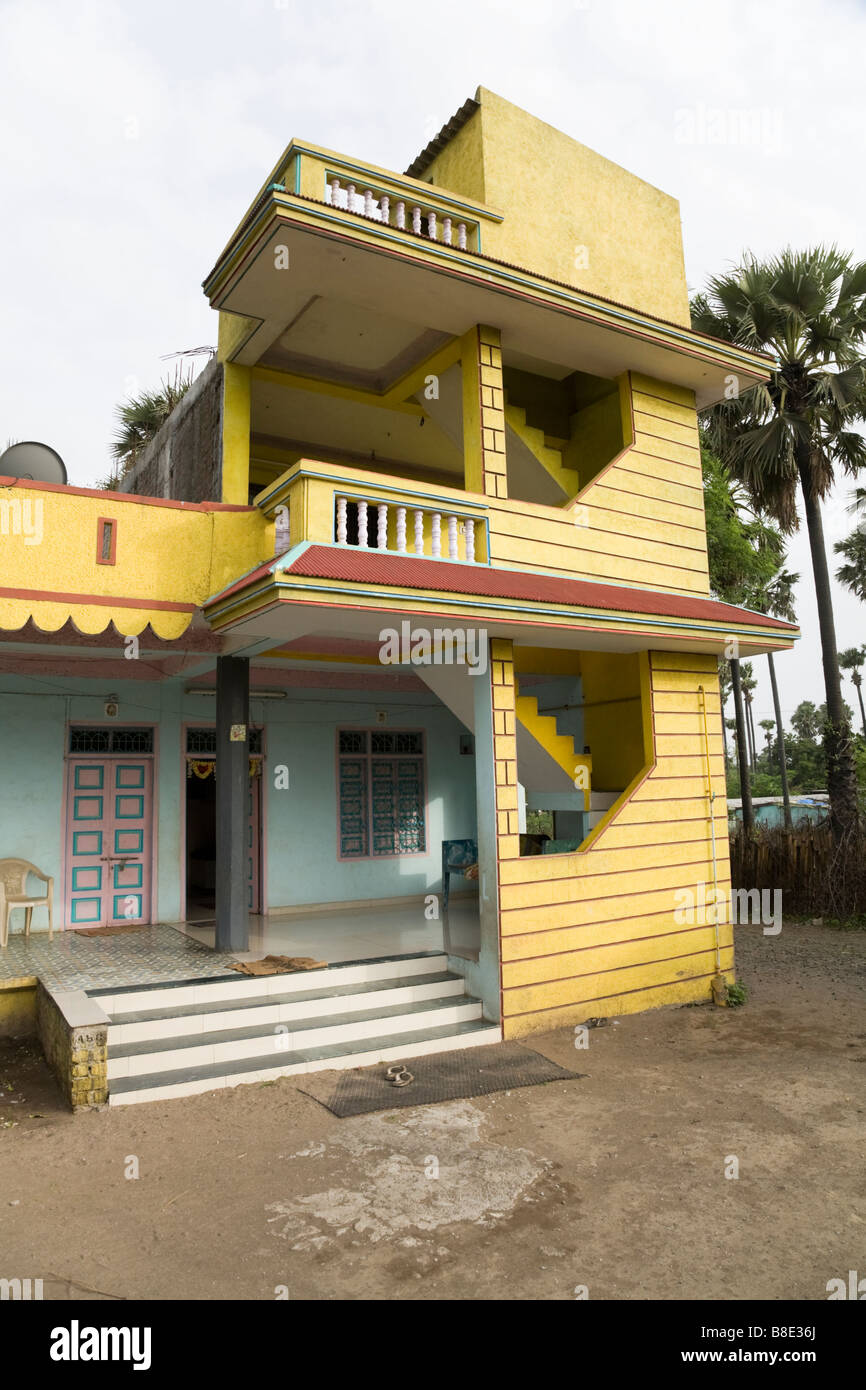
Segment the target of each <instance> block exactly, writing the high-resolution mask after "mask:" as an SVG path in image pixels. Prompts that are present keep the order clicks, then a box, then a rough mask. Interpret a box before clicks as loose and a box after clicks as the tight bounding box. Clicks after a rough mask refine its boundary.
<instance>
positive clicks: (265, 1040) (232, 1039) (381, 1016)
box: [108, 977, 481, 1081]
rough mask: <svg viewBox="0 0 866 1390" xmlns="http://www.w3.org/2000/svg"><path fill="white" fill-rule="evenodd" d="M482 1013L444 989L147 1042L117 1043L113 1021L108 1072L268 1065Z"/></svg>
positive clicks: (466, 999)
mask: <svg viewBox="0 0 866 1390" xmlns="http://www.w3.org/2000/svg"><path fill="white" fill-rule="evenodd" d="M458 979H459V977H458ZM459 983H460V985H461V987H462V985H463V981H462V980H459ZM440 989H441V987H440ZM340 998H345V996H340ZM262 1012H263V1010H262V1009H248V1010H246V1014H250V1015H257V1014H260V1013H262ZM480 1018H481V1001H480V999H473V998H471V997H470V996H467V995H465V994H463V993H462V992H461V993H460V994H454V993H450V994H444V995H443V994H441V993H440V995H439V997H437V998H432V999H421V1000H418V1001H417V1002H414V1003H398V1004H392V1005H390V1006H388V1007H382V1006H381V1005H380V1006H379V1007H374V1008H372V1009H365V1010H363V1011H361V1012H357V1013H349V1014H346V1013H341V1014H336V1015H334V1014H331V1015H328V1016H327V1017H325V1018H321V1017H318V1018H317V1017H310V1018H298V1019H294V1020H293V1021H292V1022H291V1023H289V1024H284V1025H281V1024H279V1023H277V1024H276V1025H273V1026H268V1022H267V1021H266V1022H264V1023H262V1022H260V1021H258V1020H253V1021H252V1022H251V1023H250V1024H249V1026H246V1027H243V1026H242V1027H238V1028H233V1029H223V1030H222V1031H217V1032H207V1033H197V1034H186V1035H183V1036H180V1037H164V1038H161V1039H158V1040H153V1039H151V1040H149V1041H147V1042H133V1043H125V1044H124V1043H116V1042H115V1036H114V1028H113V1027H112V1028H111V1029H109V1036H108V1078H109V1081H113V1080H115V1079H117V1078H119V1077H131V1076H142V1075H149V1074H153V1073H157V1072H171V1071H181V1070H186V1069H188V1068H190V1067H198V1066H211V1065H215V1064H217V1063H225V1064H230V1063H233V1062H237V1061H243V1060H247V1059H248V1058H252V1057H258V1058H259V1059H260V1061H261V1064H262V1065H268V1064H269V1063H270V1062H271V1061H273V1060H276V1061H281V1060H284V1059H285V1057H286V1056H287V1054H289V1053H292V1054H295V1053H298V1054H301V1053H302V1054H304V1055H307V1054H310V1053H311V1052H312V1051H314V1050H315V1049H317V1048H321V1047H331V1046H334V1045H336V1046H344V1045H345V1044H347V1043H354V1042H358V1041H362V1040H364V1039H367V1038H382V1037H388V1036H391V1035H395V1036H408V1035H409V1034H411V1033H416V1032H423V1031H429V1029H430V1028H438V1027H444V1026H446V1025H449V1026H450V1025H454V1024H457V1023H466V1022H470V1021H472V1020H475V1019H480Z"/></svg>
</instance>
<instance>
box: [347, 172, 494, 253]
mask: <svg viewBox="0 0 866 1390" xmlns="http://www.w3.org/2000/svg"><path fill="white" fill-rule="evenodd" d="M325 202H326V203H330V204H331V205H332V206H333V207H336V208H346V209H348V211H349V212H357V213H359V214H360V215H361V216H362V217H369V218H372V220H373V221H374V222H382V223H384V224H385V226H393V227H396V228H397V229H398V230H399V231H401V232H402V231H406V232H413V233H414V234H415V236H423V237H426V238H427V239H428V240H429V241H437V242H439V243H440V244H441V245H443V246H456V247H457V249H458V250H459V251H465V250H466V249H467V247H469V246H470V242H471V241H474V242H475V244H476V245H477V239H478V224H477V223H474V222H457V221H455V220H454V219H453V218H452V217H449V216H447V215H445V214H444V213H443V212H442V210H441V209H440V208H435V207H433V206H431V205H430V204H427V203H423V202H416V201H415V200H414V199H411V198H410V199H406V198H394V199H392V198H391V196H390V195H389V194H387V193H383V192H381V191H380V190H377V189H375V188H370V187H365V186H363V185H362V186H361V187H360V188H359V187H358V186H357V185H356V184H354V183H347V184H341V183H340V180H339V179H338V178H331V179H330V180H329V181H328V182H327V183H326V184H325Z"/></svg>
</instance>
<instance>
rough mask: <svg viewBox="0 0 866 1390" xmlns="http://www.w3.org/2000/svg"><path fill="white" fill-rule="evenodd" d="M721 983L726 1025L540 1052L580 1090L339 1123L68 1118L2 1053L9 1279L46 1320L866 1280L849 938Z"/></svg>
mask: <svg viewBox="0 0 866 1390" xmlns="http://www.w3.org/2000/svg"><path fill="white" fill-rule="evenodd" d="M737 959H738V974H739V976H740V978H741V979H742V980H744V981H745V983H746V984H747V986H748V989H749V998H748V1002H747V1003H746V1005H745V1006H744V1007H742V1008H739V1009H715V1008H713V1007H711V1006H708V1007H704V1006H701V1007H685V1008H672V1009H664V1010H658V1011H656V1012H653V1013H649V1014H643V1015H632V1016H630V1017H626V1018H623V1019H621V1020H620V1021H619V1023H617V1024H616V1025H614V1024H613V1022H610V1023H609V1024H608V1026H607V1027H604V1028H597V1029H593V1030H592V1031H591V1032H590V1033H589V1035H588V1038H589V1047H588V1049H587V1050H585V1051H576V1050H575V1047H574V1037H573V1034H572V1032H571V1031H570V1030H565V1029H562V1030H558V1031H557V1032H553V1033H548V1034H545V1035H543V1036H536V1037H534V1038H532V1039H531V1044H532V1046H533V1047H535V1048H537V1049H538V1050H539V1051H541V1052H543V1053H545V1054H546V1055H547V1056H549V1057H551V1058H553V1059H554V1060H555V1061H558V1062H560V1063H561V1064H563V1065H564V1066H567V1067H571V1068H573V1069H576V1070H578V1071H581V1072H587V1073H589V1075H588V1076H587V1077H586V1079H584V1080H578V1081H569V1082H554V1083H552V1084H550V1085H547V1086H539V1087H535V1088H527V1089H524V1090H517V1091H512V1092H510V1093H501V1094H498V1095H494V1096H489V1097H486V1098H483V1099H479V1100H461V1101H453V1102H447V1103H445V1104H442V1105H435V1106H430V1107H427V1108H423V1107H418V1108H412V1109H405V1110H397V1111H389V1112H385V1113H382V1114H377V1115H371V1116H362V1117H358V1118H354V1119H347V1120H338V1119H336V1118H334V1117H333V1116H332V1115H331V1114H330V1113H329V1112H328V1111H326V1110H324V1109H323V1108H322V1107H321V1106H319V1105H318V1104H317V1102H316V1101H314V1100H312V1099H311V1098H310V1097H308V1096H306V1095H304V1094H303V1093H302V1092H301V1091H300V1090H299V1086H300V1085H302V1084H303V1078H297V1079H292V1078H286V1079H283V1080H280V1081H276V1082H269V1083H265V1084H264V1085H251V1086H240V1087H237V1088H235V1089H233V1090H228V1091H217V1092H214V1093H213V1094H212V1095H210V1096H197V1097H193V1098H190V1099H186V1100H177V1101H169V1102H164V1103H158V1104H149V1105H141V1106H131V1107H129V1108H118V1109H111V1110H104V1111H101V1112H90V1113H85V1114H81V1115H77V1116H72V1115H69V1114H68V1113H67V1112H66V1111H65V1110H64V1108H63V1106H62V1104H61V1102H60V1100H59V1097H58V1094H57V1091H56V1088H55V1086H54V1083H53V1080H52V1078H51V1076H50V1074H49V1073H48V1071H47V1069H46V1067H45V1064H44V1062H43V1061H42V1059H41V1057H40V1055H39V1053H38V1051H37V1050H36V1049H35V1047H34V1045H33V1044H30V1043H28V1044H24V1043H14V1042H13V1043H3V1044H0V1277H7V1278H10V1277H16V1276H17V1277H22V1278H25V1277H32V1278H38V1277H41V1278H43V1280H44V1281H45V1285H44V1288H45V1297H46V1298H54V1299H70V1298H71V1299H80V1298H95V1297H106V1298H144V1299H164V1298H191V1299H204V1298H206V1299H230V1298H232V1299H233V1298H237V1299H272V1298H274V1297H276V1296H277V1292H276V1291H277V1290H282V1289H285V1290H286V1291H287V1295H288V1297H289V1298H290V1299H309V1298H312V1299H390V1298H400V1299H404V1300H405V1299H413V1298H417V1299H454V1298H457V1299H486V1298H492V1299H573V1298H575V1297H576V1290H579V1289H580V1288H581V1287H585V1288H586V1290H587V1291H588V1296H589V1298H590V1299H644V1298H662V1299H687V1298H697V1299H728V1298H731V1299H745V1298H771V1299H782V1298H794V1299H810V1300H812V1299H826V1297H827V1292H826V1285H827V1281H828V1280H829V1279H832V1278H836V1277H841V1278H847V1273H848V1271H849V1270H851V1269H856V1270H859V1271H861V1273H866V1183H864V1176H863V1175H864V1136H866V1123H864V1120H866V1065H864V1064H866V933H863V932H860V933H853V932H852V933H845V932H837V931H832V930H829V929H825V928H822V927H816V926H801V925H799V924H790V925H788V924H786V926H785V927H784V929H783V930H782V932H781V934H780V935H779V936H778V937H764V936H763V935H762V934H761V929H760V928H759V927H755V928H753V927H741V928H738V931H737ZM732 1158H735V1159H736V1160H737V1161H738V1164H739V1176H738V1177H737V1178H730V1177H726V1176H725V1173H726V1169H727V1171H731V1170H732V1167H733V1165H732V1162H731V1159H732ZM133 1159H136V1160H137V1165H138V1173H139V1176H138V1177H137V1178H130V1177H127V1176H125V1173H126V1172H128V1171H131V1170H132V1168H133V1166H134V1165H133V1163H132V1160H133ZM437 1170H438V1176H434V1174H435V1173H436V1172H437Z"/></svg>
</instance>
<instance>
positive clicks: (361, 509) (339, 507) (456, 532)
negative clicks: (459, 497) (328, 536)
mask: <svg viewBox="0 0 866 1390" xmlns="http://www.w3.org/2000/svg"><path fill="white" fill-rule="evenodd" d="M350 505H351V506H352V507H354V508H355V509H356V515H357V523H358V529H357V541H355V542H354V544H355V545H357V547H358V548H359V549H360V550H368V549H369V548H370V547H369V542H368V539H367V535H368V533H367V526H368V518H369V512H370V507H371V505H372V506H373V507H375V510H376V549H377V550H382V551H388V550H389V545H388V533H389V524H390V521H391V505H390V504H389V503H388V502H380V501H379V499H378V498H375V499H374V500H373V501H372V502H368V501H366V500H365V499H364V498H354V497H345V496H343V497H339V496H338V497H337V499H336V512H335V514H336V525H335V532H336V539H337V545H348V543H349V522H350V514H349V507H350ZM393 511H394V523H393V530H392V534H393V537H394V541H393V542H392V544H396V547H397V549H396V553H397V554H398V555H409V554H413V555H417V556H424V555H425V553H426V555H427V558H432V559H434V560H440V559H442V539H443V538H442V521H443V517H444V520H445V531H446V537H447V541H446V549H447V558H448V559H449V560H460V558H461V556H460V536H461V535H462V536H463V557H462V558H463V559H464V560H465V561H466V562H467V563H468V564H476V563H477V561H476V558H475V518H474V517H471V516H464V515H461V514H460V513H459V512H447V511H446V512H443V511H435V510H433V508H429V507H413V508H412V531H413V545H412V549H411V551H410V549H409V545H408V535H407V521H408V511H409V509H408V508H407V507H405V506H402V505H399V506H395V507H394V509H393ZM392 553H393V552H392Z"/></svg>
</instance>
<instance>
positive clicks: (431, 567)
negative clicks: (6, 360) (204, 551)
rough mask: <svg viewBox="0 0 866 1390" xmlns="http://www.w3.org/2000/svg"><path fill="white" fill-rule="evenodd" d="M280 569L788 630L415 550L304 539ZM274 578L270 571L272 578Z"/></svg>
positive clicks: (669, 598)
mask: <svg viewBox="0 0 866 1390" xmlns="http://www.w3.org/2000/svg"><path fill="white" fill-rule="evenodd" d="M273 565H274V562H273V561H272V560H271V561H269V562H268V563H267V564H265V565H261V566H260V567H259V568H258V569H256V570H254V571H253V572H252V574H248V575H244V576H243V578H241V579H239V580H237V581H236V582H235V583H234V584H231V585H229V586H228V588H226V589H223V590H222V592H221V593H219V594H217V595H215V596H214V598H212V599H211V600H210V602H209V603H208V605H207V606H208V607H209V608H210V607H213V605H214V604H217V603H221V602H223V601H224V600H225V599H227V598H229V597H230V596H232V595H234V594H238V593H240V592H241V591H242V590H244V589H248V588H252V587H253V586H254V585H255V584H257V583H258V582H259V581H260V580H261V579H263V578H265V577H266V576H267V575H268V574H269V573H270V571H271V570H272V569H273ZM279 573H283V574H291V575H295V576H297V577H298V578H303V579H325V580H333V581H339V580H344V581H346V582H349V583H361V584H379V585H382V586H384V587H388V588H403V589H431V590H435V591H437V592H440V593H447V594H452V595H455V596H456V597H457V598H458V599H459V597H460V596H461V595H463V596H471V597H473V598H482V599H483V598H491V599H510V600H512V601H513V602H522V603H530V604H558V605H560V606H561V605H565V606H567V607H570V608H595V609H601V610H608V611H613V612H620V613H634V614H640V615H643V616H649V615H651V616H653V617H662V618H674V619H676V618H681V619H683V620H689V621H698V622H707V623H713V624H715V625H717V626H719V625H720V626H726V625H730V624H737V625H740V626H743V625H745V626H749V627H752V628H763V629H765V630H767V631H771V632H777V633H778V634H779V636H794V635H796V634H797V633H798V631H799V629H798V628H797V626H796V625H795V624H793V623H786V622H783V621H782V620H781V619H780V618H771V617H769V616H767V615H766V614H764V613H754V612H752V611H751V610H750V609H748V608H737V607H736V606H735V605H734V604H731V603H720V602H719V601H718V600H717V599H710V598H700V597H697V596H694V597H693V596H692V595H689V594H674V593H669V592H667V591H665V590H659V589H635V588H629V587H626V586H625V585H620V584H598V583H596V582H595V581H593V580H588V579H570V578H568V577H567V576H561V575H555V574H538V573H534V572H532V571H530V570H505V569H495V568H493V567H492V566H489V565H467V564H454V563H452V562H449V561H448V560H432V559H426V558H422V557H419V556H414V555H394V554H388V553H385V554H383V553H381V552H379V551H375V550H359V549H355V548H354V547H353V548H349V547H344V546H331V545H310V546H308V547H307V549H306V550H304V551H303V552H302V553H301V554H300V555H298V556H297V557H296V559H294V560H293V561H292V562H291V563H290V564H288V565H286V566H285V568H283V569H282V570H281V571H279ZM274 577H276V576H274Z"/></svg>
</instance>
